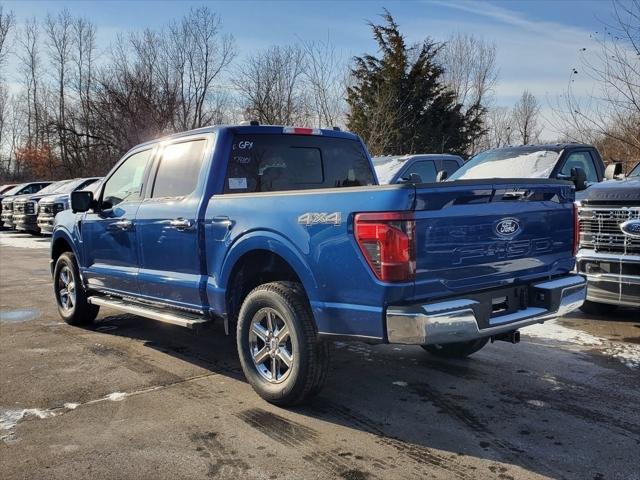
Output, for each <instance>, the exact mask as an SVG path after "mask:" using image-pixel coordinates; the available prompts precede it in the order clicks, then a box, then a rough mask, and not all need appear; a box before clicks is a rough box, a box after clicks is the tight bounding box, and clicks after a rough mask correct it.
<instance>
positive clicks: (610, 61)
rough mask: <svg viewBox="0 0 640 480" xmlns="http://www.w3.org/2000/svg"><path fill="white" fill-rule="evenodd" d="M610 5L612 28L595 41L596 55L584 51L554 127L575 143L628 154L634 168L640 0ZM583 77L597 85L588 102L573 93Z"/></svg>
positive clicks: (638, 131) (639, 132) (639, 154)
mask: <svg viewBox="0 0 640 480" xmlns="http://www.w3.org/2000/svg"><path fill="white" fill-rule="evenodd" d="M612 5H613V23H612V24H611V25H604V29H603V31H602V32H601V34H599V35H598V36H597V37H595V36H594V37H592V38H594V39H595V41H596V42H597V45H598V49H597V50H596V51H595V52H591V51H589V50H587V49H586V48H582V49H581V66H580V67H579V68H573V69H572V70H571V75H570V81H569V85H568V87H567V90H566V91H565V92H564V93H563V94H562V95H560V96H559V97H558V99H557V101H556V102H555V105H554V110H555V113H556V116H557V120H556V122H555V127H556V130H557V131H558V132H559V133H562V134H564V135H566V136H568V137H569V138H572V139H574V140H578V141H588V142H594V143H595V142H600V143H602V142H604V143H607V144H609V145H610V146H611V148H612V150H615V151H620V152H624V151H626V152H628V155H629V156H628V163H631V162H632V161H633V160H634V159H636V160H637V159H638V158H640V0H630V1H626V2H623V1H618V0H615V1H613V2H612ZM581 75H582V76H586V77H587V78H589V79H590V80H593V81H594V82H595V84H596V88H595V90H594V92H593V93H592V94H591V95H590V96H588V97H586V98H585V97H582V98H581V97H580V96H579V95H578V94H576V92H575V91H574V83H575V80H576V79H577V78H579V76H581ZM615 144H617V146H615V147H614V145H615Z"/></svg>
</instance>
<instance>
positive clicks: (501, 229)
mask: <svg viewBox="0 0 640 480" xmlns="http://www.w3.org/2000/svg"><path fill="white" fill-rule="evenodd" d="M519 230H520V222H518V220H517V219H515V218H503V219H502V220H500V221H499V222H498V224H497V225H496V233H497V234H498V235H500V236H501V237H513V236H514V235H515V234H516V233H518V231H519Z"/></svg>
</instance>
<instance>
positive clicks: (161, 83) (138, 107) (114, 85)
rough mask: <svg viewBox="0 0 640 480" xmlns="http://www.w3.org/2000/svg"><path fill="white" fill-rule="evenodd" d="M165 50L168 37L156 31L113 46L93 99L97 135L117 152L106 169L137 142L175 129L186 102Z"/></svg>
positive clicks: (121, 41) (147, 31) (120, 40)
mask: <svg viewBox="0 0 640 480" xmlns="http://www.w3.org/2000/svg"><path fill="white" fill-rule="evenodd" d="M165 48H166V44H165V43H164V41H163V38H162V37H161V36H160V35H159V34H158V33H157V32H153V31H151V30H145V31H144V32H142V33H141V34H132V35H131V36H129V38H126V39H125V38H122V37H121V38H119V39H118V41H117V42H116V43H115V45H114V46H113V48H112V52H111V55H110V58H109V62H108V63H107V64H106V66H105V67H104V68H102V69H101V71H100V74H99V80H98V83H99V84H98V86H97V87H96V93H95V98H94V101H93V103H92V112H93V114H94V115H95V116H96V121H97V128H98V131H97V132H95V136H96V139H99V141H100V143H101V146H102V147H103V148H105V149H107V150H108V151H109V152H111V155H109V157H110V158H107V159H105V160H106V162H107V163H106V164H105V165H103V167H102V168H105V167H107V168H108V166H110V164H111V163H112V162H113V160H114V159H115V158H117V156H119V155H121V154H122V153H124V152H126V151H127V150H128V149H129V148H131V147H132V146H134V145H136V144H138V143H141V142H143V141H147V140H150V139H153V138H156V137H158V136H160V135H163V134H165V133H168V132H171V131H172V130H173V128H172V124H173V120H174V114H175V112H176V110H177V109H178V108H179V104H180V102H179V95H178V87H177V85H176V84H175V82H173V80H172V77H171V72H170V69H169V66H168V65H167V63H166V62H165V61H164V54H163V52H164V51H165ZM114 157H115V158H114Z"/></svg>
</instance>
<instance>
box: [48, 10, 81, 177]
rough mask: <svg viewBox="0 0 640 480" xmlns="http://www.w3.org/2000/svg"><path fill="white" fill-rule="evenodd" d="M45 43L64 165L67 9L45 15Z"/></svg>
mask: <svg viewBox="0 0 640 480" xmlns="http://www.w3.org/2000/svg"><path fill="white" fill-rule="evenodd" d="M45 32H46V35H47V41H46V45H47V48H48V51H49V57H50V62H51V65H52V66H53V69H54V71H55V74H54V78H55V80H54V81H55V83H56V86H57V111H56V116H55V129H56V132H57V134H58V148H59V151H60V158H61V160H62V164H63V165H64V166H67V167H68V165H69V161H68V155H67V151H68V145H67V140H66V138H67V130H66V128H67V121H66V113H67V108H66V105H65V97H66V95H65V89H66V87H67V84H68V82H69V72H68V69H69V63H70V62H71V50H72V48H73V42H74V35H73V19H72V18H71V14H70V13H69V11H68V10H66V9H65V10H62V11H61V12H60V13H59V14H58V15H56V16H55V17H54V16H52V15H47V18H46V20H45Z"/></svg>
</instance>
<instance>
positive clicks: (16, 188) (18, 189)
mask: <svg viewBox="0 0 640 480" xmlns="http://www.w3.org/2000/svg"><path fill="white" fill-rule="evenodd" d="M25 185H27V184H26V183H21V184H20V185H16V186H15V187H13V188H12V189H11V190H7V191H6V192H4V193H3V195H7V196H9V195H15V194H16V193H18V192H19V191H20V190H22V189H23V188H24V186H25Z"/></svg>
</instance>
